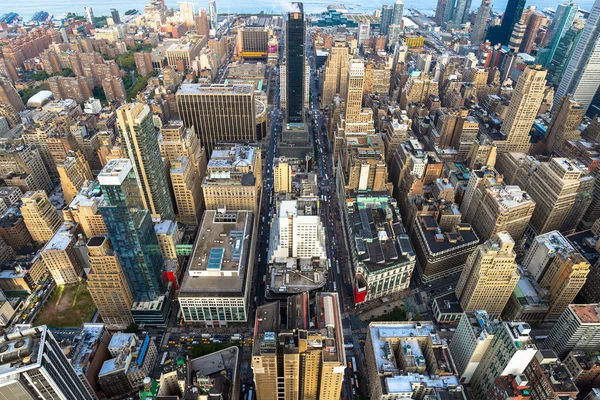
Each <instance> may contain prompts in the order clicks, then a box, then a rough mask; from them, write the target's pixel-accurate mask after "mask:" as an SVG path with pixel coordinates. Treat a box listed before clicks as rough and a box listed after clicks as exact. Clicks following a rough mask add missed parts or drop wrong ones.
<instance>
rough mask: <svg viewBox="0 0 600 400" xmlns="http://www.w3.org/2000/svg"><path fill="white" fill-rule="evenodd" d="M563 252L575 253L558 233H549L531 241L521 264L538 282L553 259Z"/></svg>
mask: <svg viewBox="0 0 600 400" xmlns="http://www.w3.org/2000/svg"><path fill="white" fill-rule="evenodd" d="M563 252H564V253H575V249H574V248H573V246H572V245H571V243H570V242H569V241H568V240H567V239H566V238H565V237H564V236H563V235H562V234H561V233H560V232H559V231H551V232H548V233H545V234H543V235H538V236H536V237H535V239H533V243H532V244H531V247H530V248H529V249H528V250H527V253H525V258H524V259H523V262H522V264H523V265H524V266H525V267H527V270H528V271H529V273H530V274H531V276H532V277H533V279H535V280H536V281H538V282H539V281H540V279H541V278H542V276H543V275H544V273H545V272H546V268H547V267H548V266H549V265H550V264H551V263H552V260H553V259H554V257H555V256H556V255H558V254H559V253H563Z"/></svg>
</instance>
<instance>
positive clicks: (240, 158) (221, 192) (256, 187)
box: [202, 143, 262, 213]
mask: <svg viewBox="0 0 600 400" xmlns="http://www.w3.org/2000/svg"><path fill="white" fill-rule="evenodd" d="M261 187H262V160H261V155H260V148H259V146H258V145H257V144H256V143H248V144H239V143H219V144H216V146H215V149H214V150H213V152H212V154H211V158H210V161H209V162H208V166H207V168H206V176H205V178H204V181H203V182H202V192H203V194H204V202H205V204H206V209H207V210H216V209H219V208H222V207H225V208H226V209H227V210H250V211H253V212H255V213H257V212H258V205H259V200H260V192H261Z"/></svg>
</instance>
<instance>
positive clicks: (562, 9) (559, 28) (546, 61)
mask: <svg viewBox="0 0 600 400" xmlns="http://www.w3.org/2000/svg"><path fill="white" fill-rule="evenodd" d="M578 9H579V6H578V5H577V4H575V3H573V2H571V1H569V2H567V3H564V4H559V5H558V7H557V8H556V13H555V14H554V18H552V23H551V24H550V27H549V28H548V30H547V31H546V36H544V40H543V41H542V43H541V45H542V46H543V48H541V49H539V50H538V54H537V56H536V59H535V62H536V64H541V65H542V66H543V67H546V68H547V67H548V66H549V65H550V61H552V58H554V54H555V53H556V49H557V48H558V44H559V43H560V40H561V39H562V38H563V36H564V35H565V34H566V33H567V32H568V31H569V29H570V28H571V26H572V25H573V20H574V19H575V15H576V14H577V10H578ZM548 75H550V72H548Z"/></svg>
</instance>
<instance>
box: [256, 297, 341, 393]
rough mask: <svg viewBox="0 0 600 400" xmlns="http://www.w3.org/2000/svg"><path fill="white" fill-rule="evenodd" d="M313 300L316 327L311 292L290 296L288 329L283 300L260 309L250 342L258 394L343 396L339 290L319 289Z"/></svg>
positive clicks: (257, 312) (288, 302) (257, 311)
mask: <svg viewBox="0 0 600 400" xmlns="http://www.w3.org/2000/svg"><path fill="white" fill-rule="evenodd" d="M314 301H315V308H316V310H315V311H316V312H315V316H316V318H315V319H314V325H313V324H312V321H311V316H310V314H309V312H308V304H309V296H308V294H307V293H302V294H299V295H296V296H294V297H291V298H289V299H288V301H287V310H288V311H287V314H288V320H287V325H286V326H284V327H281V326H280V325H281V323H280V311H279V310H280V303H279V301H276V302H273V303H267V304H266V305H263V306H260V307H258V308H257V310H256V322H255V324H254V342H253V346H252V370H253V373H254V385H255V388H256V394H257V398H259V399H261V400H262V399H264V400H276V399H279V398H302V399H310V398H319V399H327V400H335V399H339V398H340V395H341V392H342V384H343V382H344V370H345V368H346V355H345V351H344V347H343V346H344V336H343V330H342V319H341V309H340V304H339V299H338V294H337V293H318V294H316V295H315V298H314Z"/></svg>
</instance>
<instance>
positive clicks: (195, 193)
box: [169, 157, 204, 225]
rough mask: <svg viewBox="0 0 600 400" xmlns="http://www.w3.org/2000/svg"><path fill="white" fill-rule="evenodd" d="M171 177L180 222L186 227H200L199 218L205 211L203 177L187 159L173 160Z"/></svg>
mask: <svg viewBox="0 0 600 400" xmlns="http://www.w3.org/2000/svg"><path fill="white" fill-rule="evenodd" d="M170 164H171V169H170V170H169V175H170V178H171V186H172V188H173V195H174V197H175V204H176V206H177V216H178V220H179V222H181V223H182V224H185V225H198V222H199V221H198V218H199V217H200V215H202V211H203V210H204V197H203V194H202V177H201V176H199V175H198V174H197V172H196V169H195V168H194V165H193V163H192V162H191V161H190V159H189V158H187V157H177V158H176V159H174V160H171V162H170Z"/></svg>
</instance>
